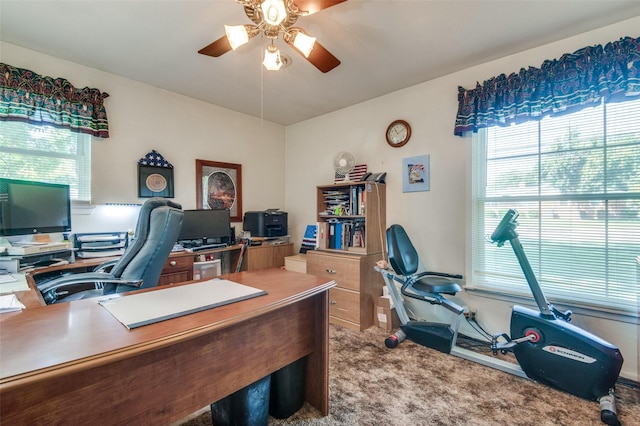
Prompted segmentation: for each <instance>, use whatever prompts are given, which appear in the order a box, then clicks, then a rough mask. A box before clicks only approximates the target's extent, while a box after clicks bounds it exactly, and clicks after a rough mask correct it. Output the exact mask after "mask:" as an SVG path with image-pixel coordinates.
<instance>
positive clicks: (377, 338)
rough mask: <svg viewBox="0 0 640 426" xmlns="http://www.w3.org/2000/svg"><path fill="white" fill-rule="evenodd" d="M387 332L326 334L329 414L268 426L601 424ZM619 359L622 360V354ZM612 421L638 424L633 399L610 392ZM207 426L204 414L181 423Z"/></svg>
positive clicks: (591, 414)
mask: <svg viewBox="0 0 640 426" xmlns="http://www.w3.org/2000/svg"><path fill="white" fill-rule="evenodd" d="M385 337H386V333H385V332H384V331H383V330H382V329H379V328H375V327H372V328H370V329H368V330H365V331H364V332H361V333H358V332H354V331H351V330H347V329H345V328H342V327H339V326H333V325H332V326H331V329H330V345H329V346H330V361H329V362H330V365H329V368H330V389H329V393H330V414H329V416H327V417H324V418H322V417H320V415H319V413H318V412H317V411H316V410H314V409H313V408H311V407H309V406H308V405H307V404H305V406H304V407H303V408H302V409H301V410H300V411H298V412H297V413H296V414H294V415H293V416H291V417H289V418H288V419H285V420H276V419H273V418H269V424H270V425H301V426H306V425H309V426H320V425H403V426H404V425H407V426H409V425H425V426H426V425H447V426H453V425H477V426H481V425H519V426H527V425H531V426H534V425H535V426H544V425H548V426H552V425H553V426H557V425H577V426H582V425H604V423H602V422H601V421H600V407H599V404H598V403H597V402H593V401H586V400H583V399H580V398H578V397H575V396H572V395H569V394H567V393H564V392H561V391H557V390H555V389H552V388H549V387H547V386H544V385H541V384H538V383H534V382H532V381H530V380H526V379H522V378H519V377H515V376H512V375H510V374H507V373H503V372H500V371H497V370H495V369H492V368H489V367H484V366H482V365H479V364H475V363H473V362H470V361H466V360H463V359H460V358H457V357H455V356H452V355H447V354H442V353H440V352H437V351H435V350H432V349H428V348H425V347H423V346H420V345H417V344H415V343H413V342H409V341H406V342H404V343H402V344H401V345H400V346H399V347H398V348H397V349H387V348H386V347H385V346H384V338H385ZM623 355H624V354H623ZM616 391H617V408H618V417H619V419H620V421H621V422H622V424H623V425H624V426H638V425H640V394H639V393H638V390H637V388H634V387H631V386H628V385H619V386H618V387H617V390H616ZM183 424H184V425H185V426H204V425H211V424H212V422H211V415H210V413H208V412H206V413H204V414H202V415H200V416H198V417H196V418H194V419H192V420H189V421H187V422H185V423H183Z"/></svg>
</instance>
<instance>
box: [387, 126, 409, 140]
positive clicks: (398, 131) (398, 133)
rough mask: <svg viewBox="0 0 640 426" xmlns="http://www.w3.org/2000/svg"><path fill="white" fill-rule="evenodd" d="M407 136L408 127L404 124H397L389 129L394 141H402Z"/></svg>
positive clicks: (390, 137)
mask: <svg viewBox="0 0 640 426" xmlns="http://www.w3.org/2000/svg"><path fill="white" fill-rule="evenodd" d="M406 138H407V128H406V127H404V126H403V125H402V124H396V125H395V126H393V127H392V128H391V130H389V139H391V142H393V143H400V142H402V141H404V140H405V139H406Z"/></svg>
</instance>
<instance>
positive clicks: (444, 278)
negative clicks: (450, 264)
mask: <svg viewBox="0 0 640 426" xmlns="http://www.w3.org/2000/svg"><path fill="white" fill-rule="evenodd" d="M387 252H388V256H389V263H390V264H391V267H392V268H393V270H394V271H395V272H396V274H398V275H402V276H404V277H405V279H406V282H405V283H404V284H403V286H402V292H403V293H405V289H406V288H408V287H411V288H412V289H414V290H416V291H418V292H424V293H436V294H450V295H454V294H456V293H457V292H459V291H460V286H459V285H458V284H457V283H455V282H453V281H451V278H453V277H455V278H460V277H458V276H452V275H450V274H444V273H439V272H420V273H417V271H418V266H419V260H420V259H419V257H418V252H417V251H416V249H415V247H414V246H413V244H412V243H411V240H410V239H409V236H408V235H407V232H406V231H405V230H404V228H403V227H402V226H401V225H397V224H396V225H391V226H390V227H389V228H388V229H387Z"/></svg>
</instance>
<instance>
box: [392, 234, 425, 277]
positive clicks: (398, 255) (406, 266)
mask: <svg viewBox="0 0 640 426" xmlns="http://www.w3.org/2000/svg"><path fill="white" fill-rule="evenodd" d="M387 252H388V255H389V263H391V266H392V267H393V269H394V270H395V271H396V273H397V274H400V275H404V276H409V275H413V274H415V273H416V271H417V270H418V266H419V263H420V258H419V257H418V252H417V251H416V248H415V247H414V246H413V244H412V243H411V240H410V239H409V236H408V235H407V233H406V231H405V230H404V228H403V227H402V226H400V225H391V226H390V227H389V228H388V229H387Z"/></svg>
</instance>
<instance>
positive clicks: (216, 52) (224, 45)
mask: <svg viewBox="0 0 640 426" xmlns="http://www.w3.org/2000/svg"><path fill="white" fill-rule="evenodd" d="M230 50H231V45H230V44H229V39H228V38H227V36H226V35H225V36H222V37H220V38H219V39H217V40H216V41H214V42H213V43H211V44H210V45H208V46H206V47H203V48H202V49H200V50H198V53H201V54H203V55H207V56H215V57H216V58H217V57H218V56H221V55H223V54H225V53H227V52H228V51H230Z"/></svg>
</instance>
